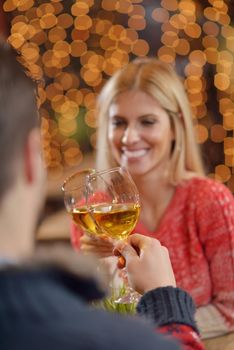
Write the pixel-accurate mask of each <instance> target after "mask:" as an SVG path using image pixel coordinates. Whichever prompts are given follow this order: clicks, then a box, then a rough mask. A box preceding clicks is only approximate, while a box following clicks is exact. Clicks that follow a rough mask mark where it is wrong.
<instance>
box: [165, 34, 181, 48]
mask: <svg viewBox="0 0 234 350" xmlns="http://www.w3.org/2000/svg"><path fill="white" fill-rule="evenodd" d="M161 42H162V43H163V44H164V45H166V46H170V47H176V46H177V45H178V43H179V38H178V35H177V33H175V32H172V31H167V32H165V33H164V34H163V35H162V37H161Z"/></svg>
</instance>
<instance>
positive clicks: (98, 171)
mask: <svg viewBox="0 0 234 350" xmlns="http://www.w3.org/2000/svg"><path fill="white" fill-rule="evenodd" d="M117 170H123V171H126V173H128V174H129V172H128V170H127V169H126V168H125V167H122V166H116V167H113V168H107V169H103V170H96V171H94V172H93V173H91V174H88V175H87V176H88V177H91V176H93V175H94V176H95V175H103V174H106V173H112V172H114V171H117Z"/></svg>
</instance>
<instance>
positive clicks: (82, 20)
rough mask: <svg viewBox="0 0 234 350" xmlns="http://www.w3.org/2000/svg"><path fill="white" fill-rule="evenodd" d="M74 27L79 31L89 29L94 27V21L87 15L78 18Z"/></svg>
mask: <svg viewBox="0 0 234 350" xmlns="http://www.w3.org/2000/svg"><path fill="white" fill-rule="evenodd" d="M74 26H75V28H76V29H79V30H85V29H89V28H90V27H91V26H92V19H91V18H90V17H89V16H87V15H83V16H79V17H76V19H75V21H74Z"/></svg>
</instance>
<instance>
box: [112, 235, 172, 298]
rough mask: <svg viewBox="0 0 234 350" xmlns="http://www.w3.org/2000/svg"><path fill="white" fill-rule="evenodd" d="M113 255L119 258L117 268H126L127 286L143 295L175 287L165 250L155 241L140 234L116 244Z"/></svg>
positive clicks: (167, 254)
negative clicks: (156, 289)
mask: <svg viewBox="0 0 234 350" xmlns="http://www.w3.org/2000/svg"><path fill="white" fill-rule="evenodd" d="M114 254H115V255H116V256H119V257H124V259H125V261H124V259H123V258H122V261H121V259H119V264H118V265H119V267H120V268H123V267H126V271H127V274H128V280H129V284H130V285H131V287H132V288H134V289H135V290H136V291H137V292H139V293H141V294H143V293H145V292H147V291H149V290H152V289H154V288H159V287H166V286H173V287H176V281H175V276H174V273H173V270H172V266H171V261H170V258H169V253H168V250H167V248H165V247H163V246H162V245H161V244H160V242H159V241H158V240H157V239H154V238H150V237H146V236H143V235H140V234H133V235H131V236H129V238H128V240H127V241H125V242H122V241H120V242H117V244H116V245H115V248H114Z"/></svg>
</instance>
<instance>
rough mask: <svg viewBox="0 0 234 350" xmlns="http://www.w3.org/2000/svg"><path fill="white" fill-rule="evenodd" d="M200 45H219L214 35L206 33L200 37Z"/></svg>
mask: <svg viewBox="0 0 234 350" xmlns="http://www.w3.org/2000/svg"><path fill="white" fill-rule="evenodd" d="M202 45H203V46H204V47H205V48H209V47H213V48H215V49H217V48H218V46H219V41H218V39H217V38H215V37H214V36H210V35H207V36H205V37H204V38H203V39H202Z"/></svg>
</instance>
